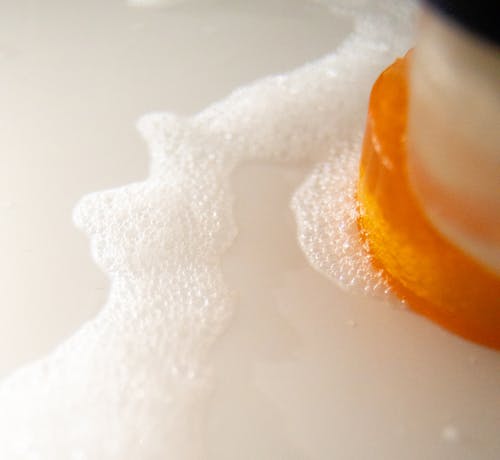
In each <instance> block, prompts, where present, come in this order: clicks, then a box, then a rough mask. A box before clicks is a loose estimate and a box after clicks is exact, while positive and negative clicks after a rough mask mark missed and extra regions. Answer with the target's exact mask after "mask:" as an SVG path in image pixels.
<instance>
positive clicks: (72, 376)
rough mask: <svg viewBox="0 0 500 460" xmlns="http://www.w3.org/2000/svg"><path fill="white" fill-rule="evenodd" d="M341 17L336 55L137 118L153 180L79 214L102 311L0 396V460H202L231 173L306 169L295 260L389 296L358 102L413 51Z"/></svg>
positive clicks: (397, 17)
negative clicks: (374, 249) (361, 231)
mask: <svg viewBox="0 0 500 460" xmlns="http://www.w3.org/2000/svg"><path fill="white" fill-rule="evenodd" d="M332 3H334V2H332ZM402 4H404V7H403V6H401V5H402ZM338 5H340V6H341V7H342V8H340V9H339V10H338V11H340V12H339V13H338V14H349V15H352V17H353V18H354V21H355V27H354V31H353V32H352V34H351V35H350V36H349V37H348V38H347V39H346V41H345V42H344V43H343V44H342V45H341V46H340V47H339V49H338V50H337V51H336V52H335V53H333V54H332V55H330V56H327V57H326V58H324V59H322V60H320V61H318V62H315V63H312V64H309V65H306V66H304V67H303V68H300V69H298V70H296V71H294V72H291V73H289V74H286V75H280V76H275V77H270V78H267V79H264V80H262V81H260V82H257V83H256V84H254V85H252V86H249V87H246V88H242V89H240V90H238V91H236V92H235V93H234V94H232V95H230V96H229V97H228V98H227V99H225V100H223V101H222V102H220V103H217V104H215V105H213V106H211V107H209V108H207V109H206V110H204V111H203V112H201V113H200V114H198V115H196V116H194V117H190V118H182V117H178V116H175V115H172V114H167V113H157V114H149V115H146V116H144V117H143V118H141V120H140V121H139V130H140V131H141V133H142V134H143V136H144V138H145V139H146V141H147V143H148V145H149V151H150V155H151V168H150V175H149V177H148V179H147V180H145V181H143V182H139V183H135V184H131V185H127V186H124V187H122V188H118V189H115V190H109V191H105V192H99V193H95V194H91V195H89V196H86V197H84V198H83V199H82V200H81V201H80V203H79V204H78V205H77V207H76V209H75V212H74V220H75V223H76V225H77V226H78V227H79V228H81V229H82V230H84V231H85V232H87V234H88V235H89V236H90V239H91V245H92V254H93V257H94V259H95V260H96V262H97V263H98V264H99V266H100V267H101V268H102V269H103V270H104V271H105V272H106V273H107V274H108V275H109V279H110V282H111V291H110V295H109V298H108V300H107V302H106V304H105V305H104V307H103V309H102V311H101V312H100V313H99V315H98V316H97V317H96V318H95V319H93V320H92V321H90V322H88V323H87V324H85V325H84V326H83V327H82V328H81V329H80V330H79V331H78V332H77V333H76V334H75V335H74V336H73V337H72V338H70V339H69V340H68V341H66V342H65V343H64V344H63V345H61V346H60V347H59V348H58V349H56V350H55V351H54V352H53V353H52V354H51V355H49V356H48V357H46V358H45V359H43V360H41V361H39V362H37V363H34V364H32V365H30V366H27V367H25V368H23V369H21V370H19V371H17V372H16V373H15V374H13V375H12V376H11V377H9V378H8V379H7V380H5V381H4V382H3V383H2V384H1V385H0V458H2V459H7V460H11V459H22V460H30V459H32V460H34V459H37V460H57V459H74V460H77V459H78V460H84V459H92V460H93V459H103V460H108V459H117V460H118V459H120V460H127V459H130V460H132V459H134V460H136V459H139V458H140V459H143V460H147V459H158V458H169V459H200V458H204V454H203V444H202V437H203V435H202V431H203V410H204V404H205V402H206V400H207V397H208V396H209V394H210V390H211V388H212V379H211V378H210V363H209V352H210V349H211V346H212V344H213V343H214V341H215V340H216V339H217V337H218V336H219V335H220V334H221V332H222V331H223V330H224V328H225V327H226V326H227V324H228V322H229V321H230V317H231V312H232V296H231V291H230V287H229V286H227V285H226V283H225V281H224V279H223V275H222V270H221V264H220V261H221V257H222V255H223V254H224V252H225V250H226V249H227V248H228V247H229V246H230V245H231V242H232V241H233V239H234V237H235V235H236V231H237V230H236V225H235V223H234V222H233V217H232V200H233V195H232V192H231V189H230V177H231V173H232V171H233V169H234V168H235V166H237V164H238V163H240V162H243V161H247V160H256V159H259V160H263V161H280V162H285V163H289V162H296V161H301V160H304V159H309V160H314V161H316V162H317V163H318V165H317V167H316V168H315V169H314V171H313V172H312V174H311V176H310V177H309V178H308V179H307V180H306V182H305V183H304V184H303V185H302V187H301V188H300V190H299V191H298V192H297V194H296V195H295V197H294V199H293V208H294V210H295V213H296V217H297V222H298V231H299V242H300V245H301V247H302V248H303V250H304V252H305V254H306V256H307V257H308V259H309V260H310V262H311V263H312V264H313V266H314V267H316V268H317V269H318V270H320V271H322V272H323V273H325V274H327V275H328V276H330V277H332V279H335V280H336V281H338V282H340V283H341V284H342V285H344V286H357V287H358V288H361V289H363V290H368V291H369V292H379V291H380V292H382V293H383V292H385V289H386V288H385V286H384V285H383V283H382V281H381V279H380V276H379V275H377V274H376V273H373V271H371V268H370V266H369V260H368V258H367V257H368V256H367V255H366V253H364V252H363V248H362V247H361V246H360V244H359V242H358V240H357V235H356V230H355V223H354V222H355V206H354V198H353V190H354V183H355V179H356V175H357V161H358V152H359V150H360V138H361V132H362V129H363V124H364V118H365V113H364V112H365V107H366V103H367V98H368V92H369V89H370V86H371V83H372V82H373V80H374V79H375V77H376V76H377V74H378V73H379V72H380V71H381V70H382V69H383V68H384V67H385V66H386V65H388V64H389V63H390V62H391V61H392V60H393V59H394V58H395V57H396V56H397V55H398V54H401V53H403V52H404V51H405V50H406V48H407V47H408V46H409V43H408V38H409V37H410V32H409V30H410V26H409V24H410V17H411V11H412V6H411V5H410V4H407V3H406V2H399V1H380V2H370V3H369V4H363V5H361V6H360V7H359V9H357V8H351V9H346V7H345V5H344V6H343V5H341V4H340V3H339V4H338Z"/></svg>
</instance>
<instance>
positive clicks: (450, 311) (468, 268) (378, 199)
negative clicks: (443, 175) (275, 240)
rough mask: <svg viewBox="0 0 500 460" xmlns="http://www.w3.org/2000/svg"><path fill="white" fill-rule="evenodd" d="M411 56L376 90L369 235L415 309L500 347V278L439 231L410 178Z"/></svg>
mask: <svg viewBox="0 0 500 460" xmlns="http://www.w3.org/2000/svg"><path fill="white" fill-rule="evenodd" d="M410 61H411V54H410V53H409V54H408V55H407V56H406V57H405V58H402V59H398V60H397V61H396V62H394V64H392V65H391V66H390V67H389V68H388V69H387V70H385V71H384V72H383V73H382V74H381V75H380V77H379V78H378V80H377V81H376V83H375V85H374V86H373V89H372V93H371V97H370V105H369V110H368V120H367V126H366V132H365V138H364V144H363V153H362V159H361V166H360V177H359V184H358V202H359V207H360V216H359V220H358V224H359V227H360V229H361V234H362V236H363V238H364V239H366V240H367V242H368V245H369V248H370V251H371V254H372V256H373V263H374V265H375V266H376V267H377V268H381V269H382V270H383V272H384V274H385V276H386V277H387V279H388V281H389V283H390V284H391V286H392V287H393V289H394V291H395V292H396V293H397V295H398V296H400V297H401V298H402V299H404V300H406V302H407V303H408V305H409V306H410V307H411V308H412V309H413V310H415V311H416V312H418V313H421V314H423V315H425V316H427V317H428V318H430V319H432V320H433V321H435V322H437V323H439V324H440V325H441V326H443V327H445V328H446V329H449V330H450V331H452V332H454V333H456V334H459V335H461V336H463V337H465V338H467V339H469V340H473V341H475V342H478V343H481V344H483V345H487V346H490V347H493V348H497V349H500V278H499V277H498V276H496V275H495V274H493V273H492V272H491V271H489V270H488V269H487V268H485V267H484V266H482V265H481V264H479V263H478V262H476V261H475V260H474V259H472V258H471V257H470V256H468V255H467V254H465V253H464V252H463V251H462V250H461V249H460V248H458V247H457V246H455V245H454V244H453V243H451V242H450V241H448V240H447V239H446V238H445V237H444V236H442V235H441V234H440V233H438V231H437V230H435V228H434V227H433V226H432V224H431V223H430V221H429V220H428V218H427V217H426V215H425V213H424V211H423V209H422V207H421V206H420V204H419V202H418V201H417V199H416V197H415V195H414V194H413V192H412V190H411V188H410V186H409V183H408V178H407V168H406V158H407V145H406V132H407V113H408V110H407V109H408V67H409V63H410Z"/></svg>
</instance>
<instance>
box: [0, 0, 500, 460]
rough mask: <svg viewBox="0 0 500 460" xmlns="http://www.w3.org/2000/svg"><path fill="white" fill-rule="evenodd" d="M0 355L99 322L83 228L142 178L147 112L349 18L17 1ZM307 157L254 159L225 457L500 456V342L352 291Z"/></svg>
mask: <svg viewBox="0 0 500 460" xmlns="http://www.w3.org/2000/svg"><path fill="white" fill-rule="evenodd" d="M1 8H2V11H1V14H0V21H1V27H0V50H2V51H4V53H3V58H2V60H1V61H0V67H1V73H0V92H1V93H0V95H1V100H2V101H4V102H3V104H2V106H1V107H0V117H1V119H0V120H1V125H2V126H3V127H4V128H3V130H2V134H1V135H0V155H2V165H7V166H6V167H5V166H4V167H3V168H2V169H1V172H0V173H1V174H2V178H1V180H0V192H1V193H0V197H1V200H0V201H1V202H2V207H1V208H0V213H1V216H2V227H1V234H0V235H1V240H0V244H1V249H2V253H3V255H4V257H3V258H2V262H1V265H0V269H1V281H2V303H1V310H0V314H1V318H0V319H1V321H0V360H1V361H0V369H1V370H2V372H3V373H4V375H5V374H6V373H7V372H8V371H10V370H12V369H13V368H14V367H15V366H17V365H19V364H21V363H24V362H26V361H28V360H31V359H33V358H36V357H40V356H42V355H44V354H45V353H46V352H47V351H49V350H50V349H51V348H52V347H53V346H54V345H55V344H56V343H58V342H60V341H61V340H62V339H63V338H64V337H66V336H68V335H69V334H71V333H72V332H73V331H75V329H76V328H77V327H78V326H79V325H80V324H81V323H82V322H83V321H84V320H86V319H88V318H91V317H92V316H93V315H94V314H95V313H96V312H97V311H98V310H99V308H100V306H101V305H102V303H103V302H104V300H105V298H106V290H107V288H108V283H107V281H106V279H105V277H104V276H103V275H102V274H100V273H99V271H98V270H97V269H96V268H95V267H94V266H93V264H92V263H91V261H90V256H89V252H88V243H87V241H86V240H85V239H84V237H82V235H81V234H79V233H78V232H77V231H76V230H75V229H74V228H73V226H72V224H71V220H70V216H71V209H72V207H73V206H74V204H75V203H76V201H77V200H78V199H79V198H80V197H81V196H82V195H83V194H85V193H87V192H90V191H94V190H98V189H102V188H105V187H111V186H116V185H120V184H124V183H127V182H130V181H133V180H140V179H143V178H144V177H145V174H146V169H147V162H146V160H147V155H146V148H145V146H144V145H143V143H142V142H141V141H140V140H139V137H138V136H137V134H136V132H135V130H134V128H133V126H134V123H135V120H136V119H137V118H138V117H139V116H140V115H141V114H142V113H144V112H146V111H150V110H152V109H169V110H173V111H177V112H181V113H190V112H194V111H196V110H199V109H201V108H203V107H204V106H205V105H206V104H208V103H210V102H212V101H214V100H216V99H219V98H220V97H222V96H224V95H225V94H226V93H228V92H229V91H230V90H231V89H232V88H233V87H235V86H236V85H239V84H242V83H247V82H249V81H251V80H253V79H254V78H256V77H259V76H263V75H265V74H268V73H273V72H277V71H285V70H289V69H291V68H293V67H296V66H298V65H300V64H302V63H303V62H305V61H307V60H310V59H313V58H316V57H319V56H320V55H322V54H325V53H326V52H329V51H330V50H332V49H333V48H334V47H335V46H336V45H337V44H338V43H339V40H340V39H341V38H342V37H343V36H345V35H346V33H347V32H348V31H349V30H350V27H351V25H350V24H348V23H345V22H342V21H339V20H338V19H336V18H334V17H332V16H329V15H328V14H327V12H326V10H325V9H324V8H322V7H321V6H319V5H315V4H308V3H304V2H300V1H297V2H295V1H294V2H291V1H287V2H284V1H282V2H279V1H272V2H269V1H268V2H252V3H251V6H250V5H249V4H248V2H215V1H214V2H200V3H197V2H192V3H187V4H184V5H180V6H176V7H174V8H173V9H169V10H161V9H159V10H141V9H136V8H133V9H129V8H127V6H126V5H124V4H123V3H120V2H116V3H111V2H108V3H106V5H102V2H95V3H94V4H92V3H89V2H82V3H80V4H79V6H78V7H77V6H75V5H67V4H65V3H64V2H44V4H43V7H42V5H40V4H37V3H34V2H18V3H16V4H12V3H4V4H1ZM309 168H310V167H309V166H307V165H303V166H296V167H283V166H277V165H274V166H273V165H266V164H249V165H244V166H241V167H240V169H238V170H237V171H236V173H235V174H234V175H233V178H232V184H233V186H234V191H235V196H236V202H235V210H234V212H235V219H236V222H237V224H238V227H239V230H240V232H239V235H238V237H237V239H236V240H235V242H234V245H233V246H232V247H231V249H230V250H229V252H228V254H227V256H226V257H225V259H224V261H223V265H224V268H225V273H226V282H227V283H228V285H229V286H230V287H231V288H232V289H234V290H235V291H236V292H237V293H238V300H237V302H236V305H235V315H234V318H233V321H232V323H231V324H230V326H229V328H228V329H227V332H226V334H225V335H224V336H223V337H222V338H221V339H220V340H219V341H218V342H217V343H216V344H215V347H214V349H213V350H212V358H211V360H212V363H213V368H214V377H215V381H216V385H215V389H214V394H213V397H212V398H211V399H210V400H209V407H208V408H207V411H206V414H205V416H204V417H203V420H205V422H206V425H205V440H206V443H205V444H206V453H207V455H206V457H207V458H209V459H234V458H238V459H246V458H248V459H251V458H252V459H253V458H262V459H275V458H286V459H303V458H307V459H309V458H310V459H330V458H367V457H369V458H381V459H382V458H384V459H386V458H410V459H411V458H435V459H442V458H453V459H455V458H458V459H460V458H463V459H469V458H470V459H472V458H474V459H476V458H478V459H490V458H491V459H493V458H496V457H497V456H498V452H499V448H500V446H499V439H500V437H499V431H500V426H499V423H500V422H499V413H500V411H499V409H500V408H499V404H500V400H499V390H498V388H499V387H500V367H499V366H500V363H499V356H498V353H495V352H492V351H489V350H485V349H483V348H480V347H477V346H475V345H472V344H470V343H466V342H464V341H462V340H460V339H458V338H456V337H452V336H450V335H449V334H447V333H446V332H444V331H442V330H440V329H438V328H437V327H435V326H434V325H432V324H430V323H428V322H427V321H425V320H423V319H421V318H419V317H417V316H415V315H413V314H410V313H407V312H401V311H400V310H396V309H393V308H389V307H388V306H386V305H383V304H381V303H380V302H377V301H375V300H373V299H370V298H366V297H359V296H356V295H352V294H348V293H344V292H342V291H340V290H339V289H338V288H336V287H335V286H334V285H333V284H332V283H331V282H329V281H327V280H326V279H324V278H323V277H321V276H320V275H318V274H317V273H316V272H315V271H314V270H313V269H311V268H309V266H308V265H307V263H306V262H305V258H304V256H303V254H302V253H301V252H300V250H299V249H298V246H297V243H296V236H295V224H294V221H293V216H292V214H291V212H290V211H289V210H288V202H289V199H290V196H291V194H292V192H293V191H294V190H295V188H296V187H297V186H298V185H299V184H300V183H301V182H302V181H303V180H304V178H305V177H306V173H307V171H308V170H309Z"/></svg>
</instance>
